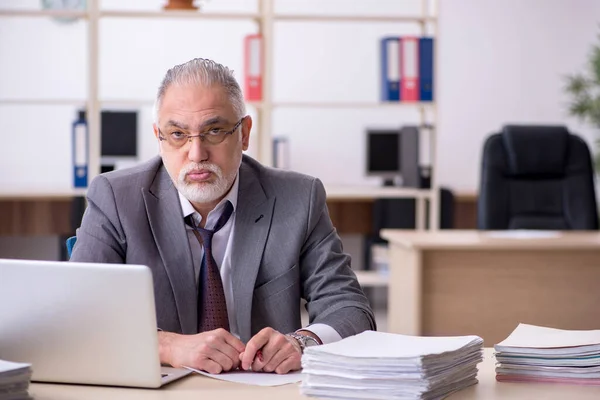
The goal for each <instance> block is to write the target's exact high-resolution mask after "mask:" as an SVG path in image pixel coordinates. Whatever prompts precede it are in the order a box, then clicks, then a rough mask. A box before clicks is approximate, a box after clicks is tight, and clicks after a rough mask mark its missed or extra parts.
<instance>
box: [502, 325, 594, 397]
mask: <svg viewBox="0 0 600 400" xmlns="http://www.w3.org/2000/svg"><path fill="white" fill-rule="evenodd" d="M494 349H495V350H496V361H497V362H498V363H497V364H496V380H498V381H500V382H552V383H576V384H584V385H600V330H588V331H573V330H562V329H553V328H544V327H539V326H534V325H527V324H519V326H517V328H516V329H515V330H514V331H513V332H512V333H511V334H510V336H509V337H508V338H506V339H505V340H504V341H502V342H501V343H498V344H497V345H495V346H494Z"/></svg>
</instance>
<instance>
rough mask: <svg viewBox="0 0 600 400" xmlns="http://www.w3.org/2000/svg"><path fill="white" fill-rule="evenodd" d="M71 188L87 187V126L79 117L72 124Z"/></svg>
mask: <svg viewBox="0 0 600 400" xmlns="http://www.w3.org/2000/svg"><path fill="white" fill-rule="evenodd" d="M72 144H73V186H74V187H76V188H86V187H87V185H88V164H89V156H88V126H87V122H86V121H85V119H83V118H82V117H81V116H80V117H79V119H77V121H75V122H73V143H72Z"/></svg>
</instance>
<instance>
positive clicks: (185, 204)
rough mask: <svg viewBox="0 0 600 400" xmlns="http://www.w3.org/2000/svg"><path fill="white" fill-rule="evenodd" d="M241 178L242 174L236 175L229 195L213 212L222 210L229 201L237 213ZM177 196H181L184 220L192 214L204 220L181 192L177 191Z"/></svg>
mask: <svg viewBox="0 0 600 400" xmlns="http://www.w3.org/2000/svg"><path fill="white" fill-rule="evenodd" d="M239 177H240V174H239V173H238V174H237V175H236V177H235V180H234V181H233V185H231V189H229V192H228V193H227V195H226V196H225V197H224V198H223V199H222V200H221V201H220V202H219V204H217V205H216V206H215V208H214V209H213V210H218V209H220V208H222V207H223V204H225V202H226V201H229V202H230V203H231V205H232V206H233V211H235V209H236V207H237V199H238V191H239V187H240V184H239ZM177 194H178V195H179V202H180V203H181V210H182V211H183V218H185V217H187V216H188V215H192V214H194V213H196V214H197V215H196V218H198V219H202V217H201V216H200V214H198V213H197V212H196V209H195V208H194V206H193V205H192V203H190V201H189V200H188V199H187V198H185V196H184V195H182V194H181V192H180V191H177ZM211 212H212V211H211ZM196 218H195V219H196Z"/></svg>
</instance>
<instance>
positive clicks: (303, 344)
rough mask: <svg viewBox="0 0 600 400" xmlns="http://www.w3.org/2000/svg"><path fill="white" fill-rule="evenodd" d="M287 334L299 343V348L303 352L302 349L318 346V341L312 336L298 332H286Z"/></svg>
mask: <svg viewBox="0 0 600 400" xmlns="http://www.w3.org/2000/svg"><path fill="white" fill-rule="evenodd" d="M287 336H289V337H291V338H294V339H295V340H296V342H298V344H299V345H300V350H301V351H302V353H304V349H305V348H307V347H311V346H318V345H319V342H317V339H315V338H314V337H312V336H308V335H300V334H298V333H288V334H287Z"/></svg>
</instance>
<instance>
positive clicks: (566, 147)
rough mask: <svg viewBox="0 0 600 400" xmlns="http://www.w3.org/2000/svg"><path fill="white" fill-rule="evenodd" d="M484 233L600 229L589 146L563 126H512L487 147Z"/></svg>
mask: <svg viewBox="0 0 600 400" xmlns="http://www.w3.org/2000/svg"><path fill="white" fill-rule="evenodd" d="M477 210H478V211H477V214H478V215H477V220H478V221H477V224H478V228H479V229H485V230H492V229H495V230H502V229H552V230H597V229H598V211H597V206H596V193H595V188H594V170H593V167H592V160H591V156H590V151H589V149H588V146H587V145H586V143H585V142H584V141H583V140H582V139H581V138H579V137H578V136H576V135H573V134H571V133H569V132H568V131H567V129H566V128H565V127H562V126H527V125H507V126H505V127H504V128H503V130H502V132H501V133H495V134H492V135H491V136H490V137H488V139H487V140H486V142H485V145H484V148H483V157H482V167H481V182H480V190H479V199H478V207H477Z"/></svg>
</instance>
